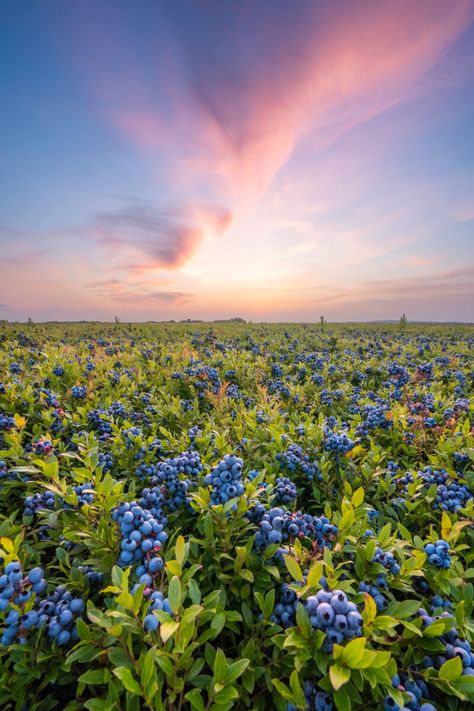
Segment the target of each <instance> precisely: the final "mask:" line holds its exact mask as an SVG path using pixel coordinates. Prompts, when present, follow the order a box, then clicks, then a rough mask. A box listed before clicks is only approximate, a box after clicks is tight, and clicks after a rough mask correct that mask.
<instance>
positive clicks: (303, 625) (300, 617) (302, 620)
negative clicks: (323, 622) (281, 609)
mask: <svg viewBox="0 0 474 711" xmlns="http://www.w3.org/2000/svg"><path fill="white" fill-rule="evenodd" d="M296 624H297V625H298V627H299V628H300V630H301V632H302V633H303V636H304V637H306V639H311V636H312V633H313V628H312V626H311V622H310V621H309V615H308V613H307V612H306V610H305V608H304V607H303V605H302V604H301V603H300V602H299V603H298V604H297V606H296Z"/></svg>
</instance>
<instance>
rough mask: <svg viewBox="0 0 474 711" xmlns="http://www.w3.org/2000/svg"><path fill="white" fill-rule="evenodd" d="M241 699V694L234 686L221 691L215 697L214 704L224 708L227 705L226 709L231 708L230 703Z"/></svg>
mask: <svg viewBox="0 0 474 711" xmlns="http://www.w3.org/2000/svg"><path fill="white" fill-rule="evenodd" d="M238 698H239V692H238V691H237V689H234V687H233V686H227V687H226V688H225V689H221V690H220V691H219V692H218V693H217V694H216V695H215V697H214V703H215V704H217V705H219V706H223V705H225V707H226V708H230V707H229V706H228V704H229V702H230V701H233V700H234V699H238Z"/></svg>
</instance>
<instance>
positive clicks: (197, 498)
mask: <svg viewBox="0 0 474 711" xmlns="http://www.w3.org/2000/svg"><path fill="white" fill-rule="evenodd" d="M473 347H474V329H473V328H472V327H469V326H465V327H463V326H438V327H436V326H415V325H405V324H400V325H398V324H397V325H367V326H362V325H347V326H343V325H340V326H336V325H334V326H333V325H327V324H326V325H324V324H323V325H319V324H318V325H304V324H293V325H284V324H280V325H258V324H232V325H227V324H85V323H84V324H45V325H41V324H32V323H31V324H7V323H3V324H2V325H0V489H1V495H0V709H1V710H2V711H13V709H15V710H18V711H43V710H44V711H47V710H49V709H60V710H61V711H75V710H76V709H77V710H79V709H88V710H89V711H139V710H140V709H149V710H150V711H151V710H156V711H161V710H163V711H191V710H193V711H226V710H227V709H236V710H237V709H255V711H268V710H272V709H276V710H277V711H295V710H296V709H308V710H311V711H314V710H315V711H331V710H332V709H334V710H335V709H337V710H338V711H350V710H351V709H352V710H353V711H357V710H359V709H364V711H371V710H374V711H375V710H380V711H382V710H385V711H396V710H397V709H405V710H406V709H410V710H411V711H416V710H420V711H433V710H434V709H435V710H437V711H455V710H459V711H465V710H466V709H474V622H473V615H472V611H473V606H474V587H473V582H474V545H473V544H474V524H473V521H474V516H473V512H474V499H473V496H474V493H473V492H474V450H473V440H474V436H473V428H472V411H473V397H472V395H473V389H474V364H473V357H472V354H473Z"/></svg>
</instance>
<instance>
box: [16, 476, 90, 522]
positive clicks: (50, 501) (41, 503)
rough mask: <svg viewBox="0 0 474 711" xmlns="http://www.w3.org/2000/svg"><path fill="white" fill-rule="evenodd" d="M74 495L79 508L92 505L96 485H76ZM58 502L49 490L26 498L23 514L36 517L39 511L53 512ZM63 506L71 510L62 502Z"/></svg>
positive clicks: (87, 483) (88, 483)
mask: <svg viewBox="0 0 474 711" xmlns="http://www.w3.org/2000/svg"><path fill="white" fill-rule="evenodd" d="M74 493H75V494H76V496H77V508H80V507H81V506H84V505H85V504H91V503H92V502H93V500H94V485H93V484H91V483H90V482H86V483H84V484H76V485H75V486H74ZM56 500H57V496H56V494H54V493H53V492H52V491H49V490H48V489H46V490H45V491H42V492H36V493H35V494H31V495H30V496H26V497H25V500H24V503H23V514H24V515H25V516H34V515H36V514H37V513H38V511H43V510H53V509H54V507H55V503H56ZM61 506H62V508H71V506H70V505H69V504H65V503H64V501H61Z"/></svg>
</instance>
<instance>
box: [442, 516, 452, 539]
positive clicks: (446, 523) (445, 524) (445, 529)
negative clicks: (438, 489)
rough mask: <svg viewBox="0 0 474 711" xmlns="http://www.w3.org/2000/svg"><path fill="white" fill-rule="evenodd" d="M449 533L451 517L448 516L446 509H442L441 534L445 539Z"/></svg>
mask: <svg viewBox="0 0 474 711" xmlns="http://www.w3.org/2000/svg"><path fill="white" fill-rule="evenodd" d="M450 533H451V519H450V518H449V516H448V514H447V513H446V511H443V513H442V516H441V535H442V536H443V538H444V539H445V540H447V539H448V537H449V534H450Z"/></svg>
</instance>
